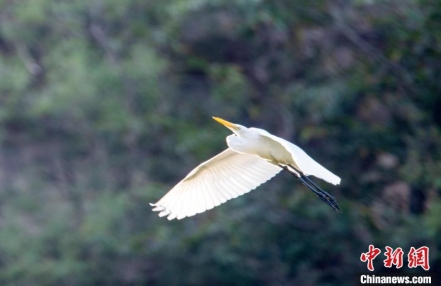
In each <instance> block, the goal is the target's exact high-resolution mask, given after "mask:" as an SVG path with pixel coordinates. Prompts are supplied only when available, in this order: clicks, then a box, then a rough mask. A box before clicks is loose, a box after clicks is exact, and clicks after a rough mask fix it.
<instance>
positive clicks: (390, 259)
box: [360, 244, 430, 271]
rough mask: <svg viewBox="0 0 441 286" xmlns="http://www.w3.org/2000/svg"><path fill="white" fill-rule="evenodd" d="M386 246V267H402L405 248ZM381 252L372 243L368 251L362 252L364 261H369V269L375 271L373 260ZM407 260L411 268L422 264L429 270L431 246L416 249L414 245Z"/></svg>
mask: <svg viewBox="0 0 441 286" xmlns="http://www.w3.org/2000/svg"><path fill="white" fill-rule="evenodd" d="M385 248H386V252H385V253H384V255H385V256H386V259H384V260H383V263H384V267H387V268H391V267H392V265H395V267H396V268H397V269H399V268H401V267H402V266H403V256H404V251H403V249H402V248H401V247H398V248H396V249H395V250H394V249H393V248H392V247H389V246H386V247H385ZM380 253H381V250H380V249H379V248H376V247H375V246H373V245H372V244H371V245H369V250H368V252H364V253H362V254H361V256H360V260H361V261H362V262H367V269H369V271H374V265H373V261H374V259H375V258H376V257H377V256H378V255H380ZM407 261H408V264H407V266H408V267H409V268H416V267H418V266H421V267H422V268H423V269H424V270H426V271H427V270H429V269H430V266H429V248H428V247H427V246H422V247H420V248H418V249H415V247H413V246H412V247H411V248H410V250H409V253H408V254H407Z"/></svg>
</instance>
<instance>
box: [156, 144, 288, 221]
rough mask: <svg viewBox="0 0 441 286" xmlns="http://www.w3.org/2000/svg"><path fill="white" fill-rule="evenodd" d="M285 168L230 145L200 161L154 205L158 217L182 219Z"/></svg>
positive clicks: (234, 194) (261, 182)
mask: <svg viewBox="0 0 441 286" xmlns="http://www.w3.org/2000/svg"><path fill="white" fill-rule="evenodd" d="M281 170H282V168H280V167H278V166H276V165H274V164H271V163H269V162H268V161H266V160H264V159H262V158H260V157H257V156H254V155H249V154H240V153H236V152H234V151H233V150H231V149H230V148H228V149H227V150H225V151H223V152H222V153H220V154H218V155H217V156H215V157H213V158H211V159H210V160H208V161H206V162H204V163H202V164H200V165H199V166H198V167H196V168H195V169H194V170H193V171H191V172H190V173H189V174H188V175H187V176H186V177H185V178H184V179H183V180H182V181H180V182H179V183H178V184H177V185H176V186H175V187H174V188H173V189H171V190H170V191H169V192H168V193H167V194H166V195H165V196H164V197H162V198H161V199H160V200H159V201H158V202H157V203H155V204H150V205H152V206H154V207H155V208H153V211H159V212H160V213H159V216H161V217H162V216H168V217H167V218H168V219H169V220H171V219H174V218H177V219H183V218H185V217H190V216H193V215H195V214H198V213H202V212H204V211H206V210H209V209H212V208H214V207H216V206H218V205H220V204H222V203H224V202H226V201H228V200H230V199H233V198H236V197H238V196H240V195H243V194H245V193H248V192H249V191H251V190H253V189H255V188H257V187H258V186H259V185H261V184H263V183H264V182H266V181H268V180H269V179H271V178H272V177H274V176H275V175H276V174H277V173H279V172H280V171H281Z"/></svg>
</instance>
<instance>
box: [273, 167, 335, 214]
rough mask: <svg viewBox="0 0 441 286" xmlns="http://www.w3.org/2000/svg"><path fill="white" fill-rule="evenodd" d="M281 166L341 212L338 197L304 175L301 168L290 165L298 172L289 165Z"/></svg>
mask: <svg viewBox="0 0 441 286" xmlns="http://www.w3.org/2000/svg"><path fill="white" fill-rule="evenodd" d="M279 166H280V167H281V168H283V169H285V170H286V171H288V172H289V173H291V174H292V175H293V176H295V177H296V178H298V179H299V180H300V181H301V182H302V183H303V184H304V185H305V186H306V187H307V188H308V189H310V190H311V191H313V192H314V194H316V196H317V197H319V198H320V199H321V200H322V201H324V202H325V203H326V204H328V205H329V206H330V207H331V208H333V209H334V210H335V211H336V212H338V213H341V211H340V207H339V206H338V204H337V201H336V199H335V198H334V197H333V196H331V195H330V194H328V192H326V191H324V190H323V189H321V188H320V187H319V186H317V185H316V184H315V183H314V182H313V181H312V180H311V179H310V178H308V177H307V176H305V175H303V174H302V173H301V172H300V171H299V170H297V169H296V168H294V167H292V166H290V167H291V168H293V170H295V171H296V172H297V173H298V174H296V173H294V172H292V171H290V170H289V169H288V167H287V166H282V165H279Z"/></svg>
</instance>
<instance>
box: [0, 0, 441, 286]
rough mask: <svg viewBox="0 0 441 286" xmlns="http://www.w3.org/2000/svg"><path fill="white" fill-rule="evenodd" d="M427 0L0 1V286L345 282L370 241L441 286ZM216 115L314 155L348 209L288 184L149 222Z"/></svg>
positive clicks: (208, 143) (213, 148) (215, 140)
mask: <svg viewBox="0 0 441 286" xmlns="http://www.w3.org/2000/svg"><path fill="white" fill-rule="evenodd" d="M438 2H439V1H430V0H392V1H376V0H369V1H368V0H355V1H340V0H326V1H325V0H321V1H313V2H305V1H288V0H282V1H266V0H238V1H234V3H233V2H231V1H226V0H210V1H208V0H186V1H183V0H171V1H167V2H163V1H162V2H161V1H140V0H129V1H124V2H121V1H115V0H111V1H101V0H92V1H64V0H32V1H30V0H23V1H7V0H0V170H1V171H0V185H1V186H2V188H1V189H0V198H1V200H0V284H2V285H14V286H15V285H207V284H215V285H293V284H299V285H347V284H351V282H348V281H355V279H356V275H357V273H360V272H363V271H366V268H365V265H364V264H363V263H361V262H360V261H359V255H360V254H361V253H362V252H365V251H366V249H367V246H368V245H369V244H371V243H373V244H375V246H376V247H379V248H381V249H384V246H385V245H389V246H392V247H394V248H395V247H402V248H403V249H405V250H406V249H408V248H409V247H410V246H415V247H419V246H421V245H427V246H429V247H430V251H431V256H430V258H431V261H430V263H431V266H432V268H431V271H433V272H434V273H441V269H440V268H439V265H441V260H440V257H441V256H440V254H439V253H440V252H439V249H440V248H441V240H440V237H441V236H440V234H441V227H440V224H439V222H438V219H437V218H438V217H439V214H440V212H441V203H440V198H439V197H440V191H439V190H440V188H441V180H440V179H439V178H441V165H440V163H439V162H441V149H440V148H441V147H440V146H439V145H440V144H439V142H440V141H441V134H440V131H441V130H440V129H441V117H440V115H439V113H440V110H441V109H440V108H441V107H440V106H441V98H440V96H439V94H440V92H441V90H440V89H441V85H440V83H439V78H440V75H441V65H440V59H441V27H440V21H439V18H440V15H441V3H438ZM212 115H218V116H222V117H224V118H227V119H229V120H231V121H233V122H238V123H241V124H244V125H254V126H260V127H262V128H265V129H268V130H270V131H271V132H273V133H275V134H277V135H279V136H282V137H284V138H286V139H288V140H291V141H293V142H296V143H297V144H298V145H300V146H301V147H303V148H304V149H305V150H307V152H308V153H310V154H311V155H312V156H313V157H317V158H321V159H320V161H321V162H323V164H324V165H325V166H326V167H327V168H329V169H330V170H333V171H334V172H335V173H337V174H338V175H340V176H341V177H342V185H341V188H333V189H332V190H329V191H330V192H331V193H333V194H334V195H336V197H337V198H338V199H339V202H340V203H341V205H342V206H343V210H344V211H343V214H341V215H338V216H337V215H334V214H331V213H332V210H330V209H329V208H328V207H327V206H326V205H325V204H323V203H322V202H321V201H319V200H317V198H315V197H313V196H311V195H310V193H309V192H306V191H304V189H303V187H301V186H300V185H299V184H297V182H296V181H295V180H294V179H293V178H291V177H290V176H288V175H287V176H282V177H281V178H278V180H274V181H272V182H270V183H269V184H266V185H265V186H263V187H261V188H259V189H258V190H256V191H253V192H251V193H250V194H248V195H247V196H244V197H242V198H238V199H236V200H233V201H231V202H229V203H228V204H226V205H223V206H221V207H218V208H216V209H215V210H212V211H210V212H207V213H206V214H202V215H199V216H196V217H194V218H190V219H186V220H183V221H172V222H167V221H165V220H160V219H158V218H157V217H156V216H155V214H153V213H152V212H151V211H150V207H149V206H148V202H152V201H155V200H156V199H157V198H159V197H160V196H161V195H162V194H163V193H165V192H166V191H167V190H168V189H169V188H170V187H171V186H173V184H174V183H176V182H177V181H178V180H179V179H181V178H182V177H183V176H185V174H187V173H188V171H189V170H191V169H192V168H193V167H194V166H195V165H196V164H198V163H199V162H200V161H202V160H206V159H207V158H210V157H211V156H212V155H213V154H215V153H216V152H219V151H220V150H223V149H224V148H225V143H224V137H225V136H226V135H227V134H228V132H226V131H225V130H224V129H222V128H220V127H218V126H217V125H216V124H215V123H212V122H211V121H210V117H211V116H212ZM375 263H377V265H376V269H382V264H381V261H380V260H379V259H378V260H377V261H376V262H375ZM406 271H409V270H408V269H405V268H403V269H401V270H400V272H406ZM351 279H352V280H351Z"/></svg>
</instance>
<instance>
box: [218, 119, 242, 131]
mask: <svg viewBox="0 0 441 286" xmlns="http://www.w3.org/2000/svg"><path fill="white" fill-rule="evenodd" d="M213 119H214V120H216V121H217V122H219V123H220V124H222V125H224V126H225V127H227V128H230V129H232V130H237V129H238V128H237V126H236V124H234V123H231V122H228V121H226V120H224V119H222V118H219V117H214V116H213Z"/></svg>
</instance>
